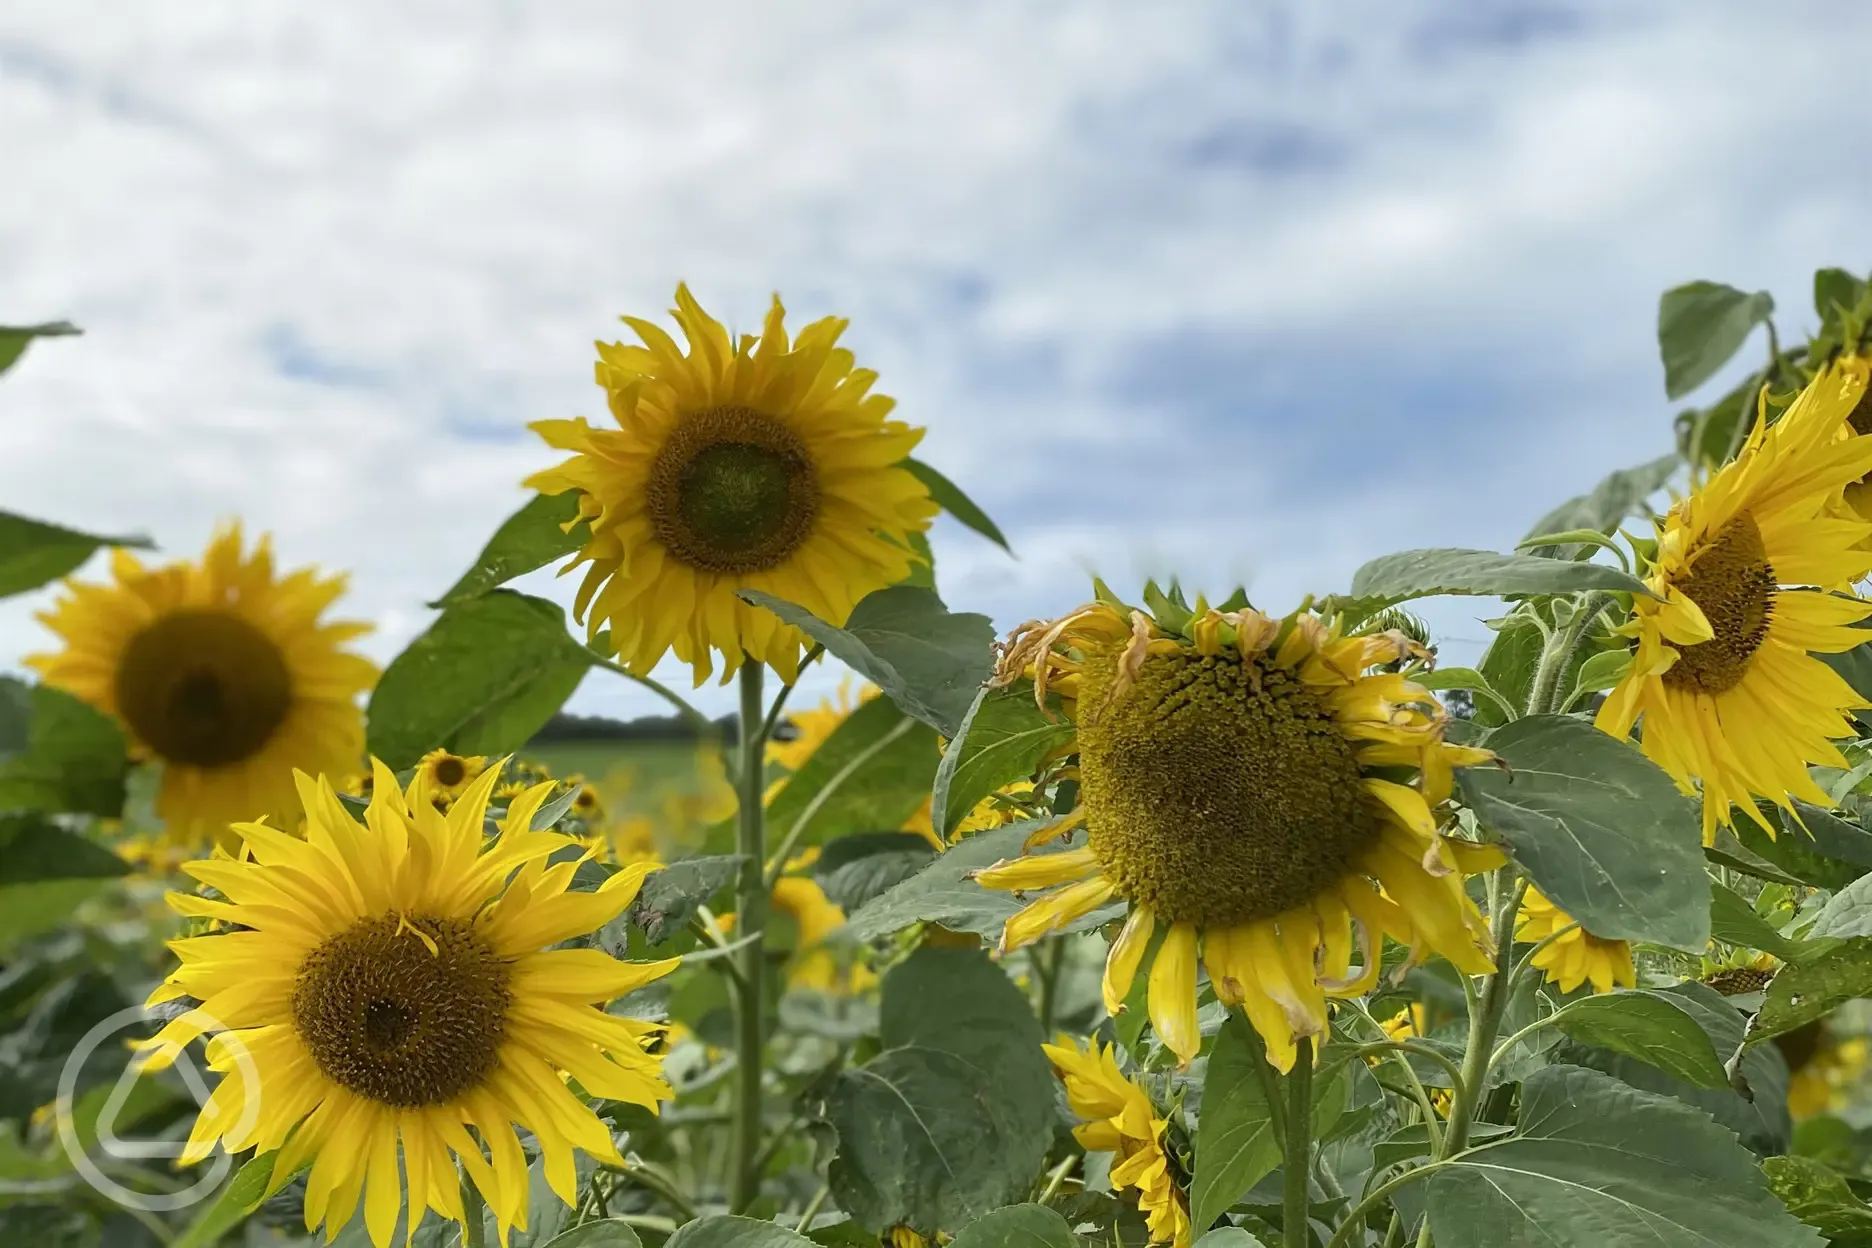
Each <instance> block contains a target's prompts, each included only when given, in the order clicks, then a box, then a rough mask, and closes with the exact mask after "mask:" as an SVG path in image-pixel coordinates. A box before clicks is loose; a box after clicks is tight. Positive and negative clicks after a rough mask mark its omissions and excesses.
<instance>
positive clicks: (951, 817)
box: [931, 681, 1073, 836]
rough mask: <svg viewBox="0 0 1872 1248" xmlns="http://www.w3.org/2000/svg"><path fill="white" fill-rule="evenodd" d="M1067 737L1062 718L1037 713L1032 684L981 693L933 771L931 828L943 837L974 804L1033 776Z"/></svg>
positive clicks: (1068, 732) (1068, 728)
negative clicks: (933, 823) (933, 819)
mask: <svg viewBox="0 0 1872 1248" xmlns="http://www.w3.org/2000/svg"><path fill="white" fill-rule="evenodd" d="M1072 738H1073V726H1072V723H1071V721H1069V720H1068V719H1066V717H1065V716H1063V715H1061V714H1059V713H1058V712H1055V713H1054V716H1053V718H1052V719H1051V720H1049V719H1048V718H1047V717H1046V716H1045V715H1043V714H1041V713H1040V708H1039V706H1037V705H1036V704H1035V703H1034V699H1033V684H1032V682H1030V681H1020V682H1018V683H1017V684H1015V685H1013V686H1011V687H1009V688H1006V689H986V688H984V689H983V690H981V692H980V693H978V694H977V695H976V697H975V702H974V705H972V706H970V707H969V709H968V714H967V715H965V716H963V718H962V726H961V727H960V728H959V729H958V730H957V732H956V735H955V736H954V737H953V738H951V739H950V742H949V748H948V749H946V750H944V751H943V758H942V763H941V765H940V766H938V767H937V768H936V787H935V793H934V795H933V797H932V807H931V809H932V810H933V811H935V812H936V813H937V815H938V816H939V818H938V822H937V826H936V830H937V831H938V832H940V833H942V834H943V835H944V836H947V835H949V833H950V832H952V831H954V830H955V828H956V825H957V824H959V823H961V822H962V820H963V818H964V817H965V816H966V815H967V814H968V813H969V811H971V810H973V809H974V808H975V804H976V803H977V802H979V801H981V800H982V799H983V798H984V797H987V796H988V795H989V794H990V793H993V792H995V791H996V790H998V789H1000V788H1001V787H1002V786H1003V785H1007V784H1011V783H1013V782H1014V781H1016V780H1025V779H1027V778H1028V777H1029V776H1031V775H1033V773H1034V771H1035V769H1036V768H1038V767H1039V766H1040V763H1041V760H1042V759H1044V758H1046V757H1047V755H1049V754H1051V753H1052V752H1053V751H1055V750H1057V749H1059V748H1060V747H1061V746H1063V745H1065V744H1066V743H1067V742H1069V741H1071V740H1072Z"/></svg>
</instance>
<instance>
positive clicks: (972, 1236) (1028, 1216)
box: [952, 1205, 1079, 1248]
mask: <svg viewBox="0 0 1872 1248" xmlns="http://www.w3.org/2000/svg"><path fill="white" fill-rule="evenodd" d="M952 1248H1079V1241H1078V1240H1077V1239H1075V1238H1074V1237H1073V1233H1072V1227H1070V1226H1068V1225H1066V1219H1064V1218H1062V1217H1060V1215H1059V1214H1057V1213H1055V1212H1053V1211H1052V1210H1051V1209H1049V1208H1047V1207H1046V1206H1045V1205H1009V1206H1008V1207H1007V1208H1005V1209H996V1210H995V1211H994V1212H993V1213H990V1214H988V1215H987V1216H986V1217H983V1218H980V1219H978V1220H977V1221H974V1222H971V1223H969V1224H968V1225H967V1226H965V1227H963V1228H962V1230H961V1231H960V1232H958V1233H957V1235H956V1237H955V1240H954V1241H953V1245H952Z"/></svg>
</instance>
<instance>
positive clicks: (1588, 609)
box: [1527, 590, 1612, 715]
mask: <svg viewBox="0 0 1872 1248" xmlns="http://www.w3.org/2000/svg"><path fill="white" fill-rule="evenodd" d="M1611 601H1612V595H1610V594H1608V593H1605V592H1603V591H1599V590H1595V591H1594V592H1592V593H1590V594H1587V595H1586V596H1585V598H1583V599H1581V600H1580V601H1579V602H1577V603H1576V604H1574V605H1575V610H1574V612H1573V618H1572V619H1571V620H1569V621H1567V626H1566V630H1565V631H1564V632H1562V633H1560V634H1559V635H1558V636H1556V637H1553V638H1552V639H1550V640H1549V641H1548V642H1547V644H1546V646H1544V647H1543V648H1542V650H1541V657H1540V666H1539V667H1537V668H1535V669H1534V686H1533V688H1532V689H1531V690H1529V692H1528V708H1527V713H1528V714H1529V715H1545V714H1546V713H1547V712H1549V711H1551V710H1553V709H1554V702H1555V698H1556V696H1557V695H1558V693H1559V689H1560V681H1561V680H1562V679H1563V678H1564V677H1565V676H1566V672H1567V669H1568V668H1569V667H1571V666H1573V656H1574V655H1576V654H1578V653H1579V648H1580V646H1581V645H1582V644H1583V643H1584V642H1585V640H1586V634H1587V632H1588V631H1590V629H1591V628H1592V622H1593V621H1594V620H1596V619H1598V618H1599V613H1600V612H1601V611H1603V610H1605V608H1606V604H1607V603H1609V602H1611Z"/></svg>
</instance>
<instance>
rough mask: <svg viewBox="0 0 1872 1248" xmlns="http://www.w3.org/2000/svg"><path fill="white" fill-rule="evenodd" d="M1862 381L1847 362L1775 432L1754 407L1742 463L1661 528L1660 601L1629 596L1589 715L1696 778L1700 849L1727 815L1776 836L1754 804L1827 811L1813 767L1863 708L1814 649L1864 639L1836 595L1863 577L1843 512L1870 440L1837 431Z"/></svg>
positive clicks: (1832, 649)
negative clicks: (1734, 810)
mask: <svg viewBox="0 0 1872 1248" xmlns="http://www.w3.org/2000/svg"><path fill="white" fill-rule="evenodd" d="M1866 380H1867V364H1866V362H1865V361H1864V360H1860V359H1857V358H1855V357H1846V358H1843V359H1841V360H1839V361H1838V362H1836V363H1834V364H1832V365H1830V366H1828V367H1827V369H1826V370H1825V371H1824V372H1822V373H1821V374H1820V375H1819V376H1817V377H1816V378H1815V379H1814V380H1813V381H1812V382H1811V383H1810V384H1809V385H1808V386H1807V388H1806V389H1805V390H1803V391H1802V392H1801V393H1800V395H1799V397H1798V398H1796V399H1795V400H1794V402H1793V404H1792V405H1791V406H1790V407H1789V408H1788V410H1787V411H1786V412H1785V413H1784V414H1783V415H1782V416H1781V419H1780V420H1778V421H1776V422H1775V423H1774V424H1773V425H1769V424H1768V423H1767V419H1766V404H1765V402H1764V405H1763V411H1762V412H1761V414H1759V415H1758V416H1757V418H1756V422H1755V426H1754V428H1753V430H1752V431H1751V432H1750V434H1749V437H1748V441H1747V442H1746V443H1745V444H1744V445H1743V447H1742V450H1741V452H1740V453H1739V454H1738V455H1737V456H1736V458H1735V459H1734V460H1732V461H1730V462H1729V463H1728V464H1726V465H1724V466H1723V467H1722V468H1721V469H1719V470H1718V471H1717V472H1716V473H1715V475H1714V476H1712V477H1710V479H1709V480H1708V481H1706V482H1705V483H1704V484H1703V485H1701V486H1700V487H1698V488H1697V489H1695V490H1693V491H1692V492H1691V494H1690V496H1689V497H1688V498H1685V499H1683V500H1681V501H1679V502H1678V503H1677V504H1676V505H1675V506H1673V507H1672V508H1671V510H1670V513H1669V514H1668V515H1667V516H1666V517H1665V518H1664V519H1663V520H1662V521H1660V522H1658V525H1657V546H1656V552H1655V554H1654V555H1653V556H1652V557H1651V558H1650V561H1649V566H1648V568H1647V569H1646V575H1645V583H1646V585H1647V586H1649V587H1650V589H1651V591H1652V593H1653V594H1655V595H1656V597H1654V598H1638V599H1637V600H1636V601H1635V602H1634V603H1633V609H1632V617H1631V620H1630V621H1629V623H1627V624H1626V625H1625V628H1626V630H1627V631H1629V632H1630V633H1631V634H1632V635H1633V636H1635V638H1636V639H1637V640H1636V647H1635V650H1636V652H1635V655H1634V658H1633V663H1632V668H1631V672H1630V674H1628V675H1627V676H1626V677H1625V679H1624V680H1623V681H1621V682H1620V683H1619V685H1618V686H1617V687H1616V688H1615V689H1613V690H1612V692H1611V693H1610V694H1609V695H1608V696H1607V698H1606V701H1605V704H1604V705H1603V706H1602V707H1600V709H1599V714H1598V718H1597V720H1596V722H1597V723H1598V725H1599V727H1601V728H1602V729H1604V730H1605V731H1607V732H1609V733H1611V734H1612V735H1614V736H1617V737H1624V736H1627V735H1629V734H1630V732H1631V730H1632V727H1633V725H1634V724H1638V723H1639V722H1640V720H1641V719H1642V723H1643V730H1642V734H1641V735H1642V746H1643V748H1644V752H1645V755H1646V756H1647V757H1649V758H1650V759H1651V760H1652V761H1653V762H1655V763H1657V764H1658V766H1660V767H1662V768H1663V769H1664V770H1665V771H1667V772H1669V773H1670V775H1671V777H1672V778H1673V779H1674V780H1675V781H1676V782H1677V785H1678V787H1679V788H1680V789H1682V790H1683V791H1684V792H1685V793H1691V792H1694V791H1695V789H1694V786H1693V784H1692V781H1693V780H1694V781H1701V782H1702V786H1703V837H1704V841H1705V843H1706V844H1707V843H1711V842H1713V841H1714V839H1715V835H1716V829H1717V828H1718V827H1727V826H1729V824H1730V821H1731V813H1730V808H1731V806H1740V807H1741V808H1742V810H1743V812H1744V813H1745V814H1747V815H1749V816H1750V817H1751V818H1753V819H1754V820H1755V821H1756V822H1758V823H1759V824H1761V825H1762V827H1763V829H1764V830H1765V831H1766V832H1767V833H1768V834H1769V835H1770V836H1773V835H1774V834H1775V830H1776V829H1775V825H1774V823H1773V822H1772V821H1771V820H1769V819H1768V818H1766V817H1765V816H1763V815H1762V813H1761V812H1760V810H1758V809H1757V808H1756V805H1755V799H1756V798H1757V797H1762V798H1767V799H1768V800H1769V801H1772V802H1774V803H1775V804H1776V805H1779V806H1780V807H1782V808H1783V809H1785V810H1788V811H1789V812H1792V811H1793V809H1794V807H1793V801H1792V799H1794V798H1800V799H1802V800H1804V801H1808V802H1812V803H1813V804H1814V805H1816V806H1832V805H1833V804H1834V802H1833V799H1832V798H1831V797H1829V796H1828V795H1827V793H1826V791H1825V790H1824V789H1822V788H1821V787H1820V786H1819V785H1818V784H1816V783H1815V782H1814V780H1813V778H1812V777H1811V776H1810V775H1809V774H1808V770H1807V769H1808V767H1809V765H1811V764H1815V763H1819V764H1824V765H1826V766H1830V767H1841V768H1844V767H1846V766H1847V763H1846V761H1845V760H1844V759H1843V758H1842V757H1841V755H1840V752H1839V750H1838V749H1837V748H1836V747H1835V746H1834V744H1833V741H1834V740H1835V739H1837V738H1841V737H1849V736H1851V735H1852V733H1853V729H1852V725H1851V722H1850V720H1849V719H1848V716H1847V714H1846V712H1848V711H1850V710H1854V709H1858V708H1863V707H1865V706H1867V705H1868V703H1867V702H1866V701H1865V699H1864V698H1862V697H1860V696H1859V695H1858V694H1857V693H1855V692H1854V691H1853V689H1852V687H1851V686H1850V685H1848V684H1847V683H1846V682H1845V681H1844V680H1843V679H1841V678H1840V677H1839V675H1838V674H1837V673H1835V672H1834V671H1833V669H1832V668H1830V667H1828V666H1827V665H1826V664H1825V663H1824V662H1822V661H1821V660H1820V659H1818V658H1816V657H1815V656H1816V655H1819V654H1837V653H1839V652H1841V651H1845V650H1850V649H1852V648H1853V647H1854V646H1857V645H1858V644H1860V642H1861V641H1862V640H1863V639H1864V637H1865V634H1864V633H1863V632H1861V631H1860V630H1859V629H1857V628H1854V627H1853V625H1855V624H1857V623H1858V622H1859V621H1861V620H1863V619H1865V618H1866V617H1867V616H1868V615H1872V602H1865V601H1862V600H1861V599H1859V598H1856V597H1852V596H1850V595H1848V594H1846V593H1845V592H1843V591H1845V590H1847V589H1848V588H1849V587H1850V586H1851V585H1852V584H1853V583H1854V582H1855V581H1858V580H1861V579H1863V578H1864V577H1865V576H1866V574H1867V573H1868V572H1872V550H1867V549H1863V548H1862V547H1863V546H1865V545H1867V542H1866V539H1867V538H1868V537H1872V524H1868V523H1867V522H1866V521H1864V520H1861V519H1860V518H1859V517H1857V516H1856V515H1852V514H1851V513H1850V512H1849V511H1847V510H1846V509H1845V508H1843V507H1842V506H1841V505H1840V499H1841V496H1842V493H1843V492H1844V491H1845V489H1846V488H1847V487H1848V486H1849V485H1851V484H1852V483H1854V482H1857V481H1859V480H1861V479H1863V478H1864V477H1865V476H1866V474H1867V473H1868V472H1872V437H1864V436H1860V435H1857V434H1854V433H1853V432H1852V427H1851V425H1849V424H1848V423H1847V417H1848V415H1849V414H1850V413H1851V412H1852V411H1853V410H1854V409H1855V408H1856V407H1857V405H1858V403H1859V401H1860V399H1861V398H1862V397H1863V395H1864V394H1865V390H1866ZM1803 586H1804V587H1812V588H1795V587H1803Z"/></svg>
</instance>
